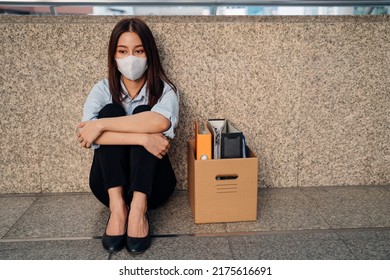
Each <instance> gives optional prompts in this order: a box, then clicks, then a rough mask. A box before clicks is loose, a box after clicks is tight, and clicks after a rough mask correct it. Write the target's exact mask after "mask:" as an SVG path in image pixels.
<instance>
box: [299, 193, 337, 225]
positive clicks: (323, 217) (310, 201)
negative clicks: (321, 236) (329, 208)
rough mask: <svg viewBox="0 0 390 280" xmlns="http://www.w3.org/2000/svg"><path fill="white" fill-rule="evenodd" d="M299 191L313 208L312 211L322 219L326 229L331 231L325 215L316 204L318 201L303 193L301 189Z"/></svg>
mask: <svg viewBox="0 0 390 280" xmlns="http://www.w3.org/2000/svg"><path fill="white" fill-rule="evenodd" d="M299 191H300V192H301V194H302V195H303V196H304V197H305V198H306V199H307V200H308V201H309V203H310V205H312V206H313V209H314V210H315V211H316V213H317V214H318V215H319V216H320V217H321V218H322V220H323V221H324V222H325V224H326V225H327V226H328V228H329V229H333V227H332V225H331V223H330V222H329V221H328V220H327V219H326V218H325V215H324V214H323V213H322V212H321V207H320V205H319V204H318V201H317V200H316V199H315V198H314V197H311V196H310V195H309V194H307V193H305V192H304V191H303V190H302V189H300V190H299Z"/></svg>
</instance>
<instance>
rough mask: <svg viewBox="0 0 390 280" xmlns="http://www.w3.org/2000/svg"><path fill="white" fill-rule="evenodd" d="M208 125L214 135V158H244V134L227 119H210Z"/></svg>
mask: <svg viewBox="0 0 390 280" xmlns="http://www.w3.org/2000/svg"><path fill="white" fill-rule="evenodd" d="M207 127H208V129H209V130H210V132H211V134H212V135H213V138H212V139H213V149H212V150H213V159H222V158H244V157H246V147H245V146H246V145H245V138H244V134H243V133H242V132H241V131H239V130H238V129H237V128H235V127H234V126H233V125H232V124H231V123H230V122H229V121H228V120H226V119H209V120H208V122H207Z"/></svg>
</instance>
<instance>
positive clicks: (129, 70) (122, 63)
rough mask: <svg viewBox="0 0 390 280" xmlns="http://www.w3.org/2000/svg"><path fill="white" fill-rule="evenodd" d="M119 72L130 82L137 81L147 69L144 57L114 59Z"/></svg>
mask: <svg viewBox="0 0 390 280" xmlns="http://www.w3.org/2000/svg"><path fill="white" fill-rule="evenodd" d="M115 61H116V65H117V66H118V70H119V72H121V73H122V75H123V76H125V77H126V78H127V79H129V80H131V81H135V80H138V79H139V78H141V77H142V75H143V74H144V73H145V71H146V69H147V68H148V64H147V59H146V57H136V56H133V55H129V56H126V57H125V58H115Z"/></svg>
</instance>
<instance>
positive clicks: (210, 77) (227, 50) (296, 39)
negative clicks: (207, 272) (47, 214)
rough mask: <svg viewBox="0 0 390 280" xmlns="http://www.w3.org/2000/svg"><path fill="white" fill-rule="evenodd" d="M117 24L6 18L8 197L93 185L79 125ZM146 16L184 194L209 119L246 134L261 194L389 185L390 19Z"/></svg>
mask: <svg viewBox="0 0 390 280" xmlns="http://www.w3.org/2000/svg"><path fill="white" fill-rule="evenodd" d="M120 18H121V17H90V16H58V17H50V16H49V17H35V16H29V17H23V16H1V17H0V29H1V33H0V47H1V50H2V52H1V55H0V63H1V64H2V65H3V68H2V71H1V72H0V102H1V104H2V109H1V111H0V169H1V173H0V193H26V192H32V193H36V192H79V191H83V192H84V191H89V188H88V173H89V168H90V164H91V158H92V153H91V151H87V150H84V149H81V148H79V147H78V145H77V142H76V140H75V127H76V125H77V123H78V121H79V120H80V118H81V111H82V106H83V103H84V101H85V98H86V96H87V94H88V92H89V90H90V89H91V87H92V86H93V85H94V84H95V83H96V82H97V81H98V80H100V79H101V78H103V77H104V76H105V75H106V47H107V42H108V38H109V35H110V32H111V29H112V28H113V26H114V25H115V23H116V22H117V21H118V20H119V19H120ZM144 19H145V20H146V22H147V23H148V24H149V26H150V27H151V29H152V31H153V32H154V34H155V37H156V40H157V44H158V47H159V50H160V54H161V58H162V62H163V65H164V66H165V69H166V72H167V73H168V75H169V77H171V78H172V80H173V82H174V83H175V84H176V85H177V87H178V88H179V90H180V93H181V101H180V105H181V111H180V116H181V122H180V124H179V127H178V130H177V135H178V136H177V138H176V139H175V140H174V142H173V145H172V149H171V158H172V162H173V165H174V169H175V171H176V174H177V178H178V188H179V189H185V188H186V187H187V183H186V182H187V180H186V178H187V169H186V162H187V160H186V142H187V140H188V139H190V138H193V137H194V134H193V121H194V120H195V119H197V120H203V119H207V118H212V117H224V118H228V119H229V120H231V121H232V122H233V123H235V124H236V125H237V126H238V127H239V128H240V129H242V130H243V131H244V132H245V135H246V137H247V141H248V144H249V146H250V147H251V148H252V149H253V150H254V152H255V153H256V154H257V155H258V157H259V186H260V187H296V186H303V187H305V186H323V185H337V186H339V185H386V184H389V183H390V112H389V110H388V108H389V107H390V95H389V94H388V92H389V88H390V79H389V78H388V73H389V72H390V43H389V42H390V32H389V30H390V17H388V16H358V17H349V16H346V17H337V16H332V17H144Z"/></svg>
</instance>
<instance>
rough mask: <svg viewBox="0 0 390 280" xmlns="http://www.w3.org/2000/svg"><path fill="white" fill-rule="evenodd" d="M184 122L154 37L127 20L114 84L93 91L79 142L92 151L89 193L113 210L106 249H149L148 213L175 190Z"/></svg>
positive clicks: (114, 43)
mask: <svg viewBox="0 0 390 280" xmlns="http://www.w3.org/2000/svg"><path fill="white" fill-rule="evenodd" d="M178 120H179V95H178V91H177V89H176V87H175V86H174V85H173V83H172V82H171V81H170V80H169V79H168V78H167V76H166V75H165V72H164V70H163V68H162V66H161V62H160V58H159V54H158V51H157V47H156V43H155V40H154V37H153V35H152V32H151V31H150V29H149V27H148V26H147V25H146V24H145V23H144V22H143V21H141V20H140V19H137V18H130V19H124V20H121V21H120V22H119V23H118V24H117V25H116V26H115V27H114V29H113V31H112V33H111V38H110V42H109V46H108V79H104V80H102V81H100V82H98V83H97V84H96V85H95V86H94V87H93V88H92V90H91V92H90V93H89V95H88V97H87V100H86V102H85V104H84V110H83V119H82V122H81V123H80V124H79V125H78V132H77V139H78V141H79V143H80V145H81V146H82V147H84V148H90V147H92V149H94V157H93V163H92V167H91V173H90V179H89V181H90V188H91V190H92V192H93V194H94V195H95V196H96V197H97V199H98V200H100V201H101V202H102V203H103V204H105V205H106V206H107V207H109V209H110V218H109V220H108V222H107V226H106V229H105V232H104V234H103V237H102V244H103V247H104V248H105V249H107V250H109V251H119V250H121V249H122V248H123V247H125V246H126V248H127V250H128V251H129V252H131V253H142V252H144V251H145V250H146V249H148V248H149V246H150V244H151V239H150V234H149V221H148V218H147V210H148V209H151V208H155V207H158V206H160V205H161V204H162V203H164V202H165V201H166V200H167V199H168V198H169V197H170V195H171V194H172V193H173V191H174V188H175V185H176V177H175V174H174V172H173V169H172V166H171V163H170V160H169V157H168V150H169V148H170V144H169V140H170V139H173V137H174V136H175V134H174V129H175V127H176V126H177V123H178Z"/></svg>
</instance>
